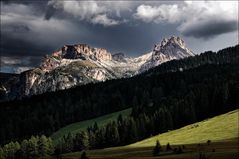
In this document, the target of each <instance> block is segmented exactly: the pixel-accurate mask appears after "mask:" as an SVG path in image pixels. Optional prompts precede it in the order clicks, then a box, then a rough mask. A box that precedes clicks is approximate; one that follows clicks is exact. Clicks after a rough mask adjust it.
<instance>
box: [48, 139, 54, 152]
mask: <svg viewBox="0 0 239 159" xmlns="http://www.w3.org/2000/svg"><path fill="white" fill-rule="evenodd" d="M48 148H49V149H48V151H47V154H48V155H52V154H53V153H54V151H55V147H54V144H53V141H52V139H51V138H50V137H49V138H48Z"/></svg>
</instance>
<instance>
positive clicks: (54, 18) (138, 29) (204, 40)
mask: <svg viewBox="0 0 239 159" xmlns="http://www.w3.org/2000/svg"><path fill="white" fill-rule="evenodd" d="M172 35H176V36H181V37H182V38H183V39H184V41H185V42H186V45H187V47H188V48H190V49H191V50H192V51H194V52H195V53H201V52H204V51H207V50H213V51H217V50H219V49H222V48H225V47H228V46H234V45H236V44H238V1H171V2H170V1H103V2H102V1H101V2H99V1H69V0H68V1H63V0H58V1H57V0H49V1H47V0H42V1H33V0H25V1H24V0H15V1H11V0H10V1H5V2H2V1H1V70H0V71H1V72H20V71H22V70H26V69H29V68H31V67H36V66H38V65H39V63H40V61H41V59H42V57H43V56H44V55H46V54H50V53H51V52H53V51H54V50H56V49H58V48H60V47H61V46H63V45H65V44H77V43H86V44H89V45H90V46H93V47H102V48H106V49H107V50H109V51H110V52H111V53H117V52H123V53H125V54H126V55H127V56H139V55H142V54H144V53H147V52H150V51H151V50H152V47H153V46H154V44H156V43H159V42H160V41H161V39H162V38H163V37H169V36H172Z"/></svg>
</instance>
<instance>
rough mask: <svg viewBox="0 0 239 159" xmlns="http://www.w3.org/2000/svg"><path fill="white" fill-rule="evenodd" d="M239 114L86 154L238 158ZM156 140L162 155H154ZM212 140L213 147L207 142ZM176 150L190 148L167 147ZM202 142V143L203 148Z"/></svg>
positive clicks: (66, 158)
mask: <svg viewBox="0 0 239 159" xmlns="http://www.w3.org/2000/svg"><path fill="white" fill-rule="evenodd" d="M238 113H239V109H237V110H235V111H231V112H228V113H226V114H223V115H219V116H216V117H214V118H211V119H208V120H204V121H201V122H198V123H195V124H191V125H188V126H185V127H183V128H180V129H177V130H173V131H171V132H167V133H163V134H159V135H157V136H153V137H150V138H148V139H145V140H143V141H140V142H137V143H134V144H131V145H128V146H121V147H114V148H107V149H102V150H89V151H86V153H87V156H88V157H89V158H90V159H96V158H97V159H122V158H124V159H129V158H130V159H141V158H143V159H152V158H160V159H166V158H167V159H176V158H180V159H182V158H183V159H198V158H199V156H198V155H199V152H200V151H201V152H203V153H205V155H206V157H210V158H215V159H216V158H217V159H218V158H220V159H228V158H230V159H233V158H236V157H237V156H238V136H239V134H238V133H239V132H238V131H239V130H238V122H239V121H238ZM156 140H159V141H160V143H161V145H163V148H162V151H161V152H160V155H159V156H156V157H154V156H153V155H152V150H153V147H154V146H155V143H156ZM208 140H211V142H212V143H211V144H210V145H207V144H206V142H207V141H208ZM168 142H169V143H170V144H171V146H172V148H178V146H180V145H186V146H185V148H184V149H183V153H182V154H175V153H173V152H172V151H170V152H168V151H165V144H167V143H168ZM198 143H201V144H200V145H199V144H198ZM80 156H81V152H74V153H67V154H64V155H63V156H62V157H63V159H78V158H80Z"/></svg>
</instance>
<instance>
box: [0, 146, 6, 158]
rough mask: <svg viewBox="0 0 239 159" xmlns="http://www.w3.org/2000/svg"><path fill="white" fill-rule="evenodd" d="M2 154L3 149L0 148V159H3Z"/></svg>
mask: <svg viewBox="0 0 239 159" xmlns="http://www.w3.org/2000/svg"><path fill="white" fill-rule="evenodd" d="M4 158H5V157H4V153H3V149H2V147H1V146H0V159H4Z"/></svg>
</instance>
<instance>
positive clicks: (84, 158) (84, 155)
mask: <svg viewBox="0 0 239 159" xmlns="http://www.w3.org/2000/svg"><path fill="white" fill-rule="evenodd" d="M80 159H89V157H87V156H86V152H85V151H84V152H82V154H81V157H80Z"/></svg>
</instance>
